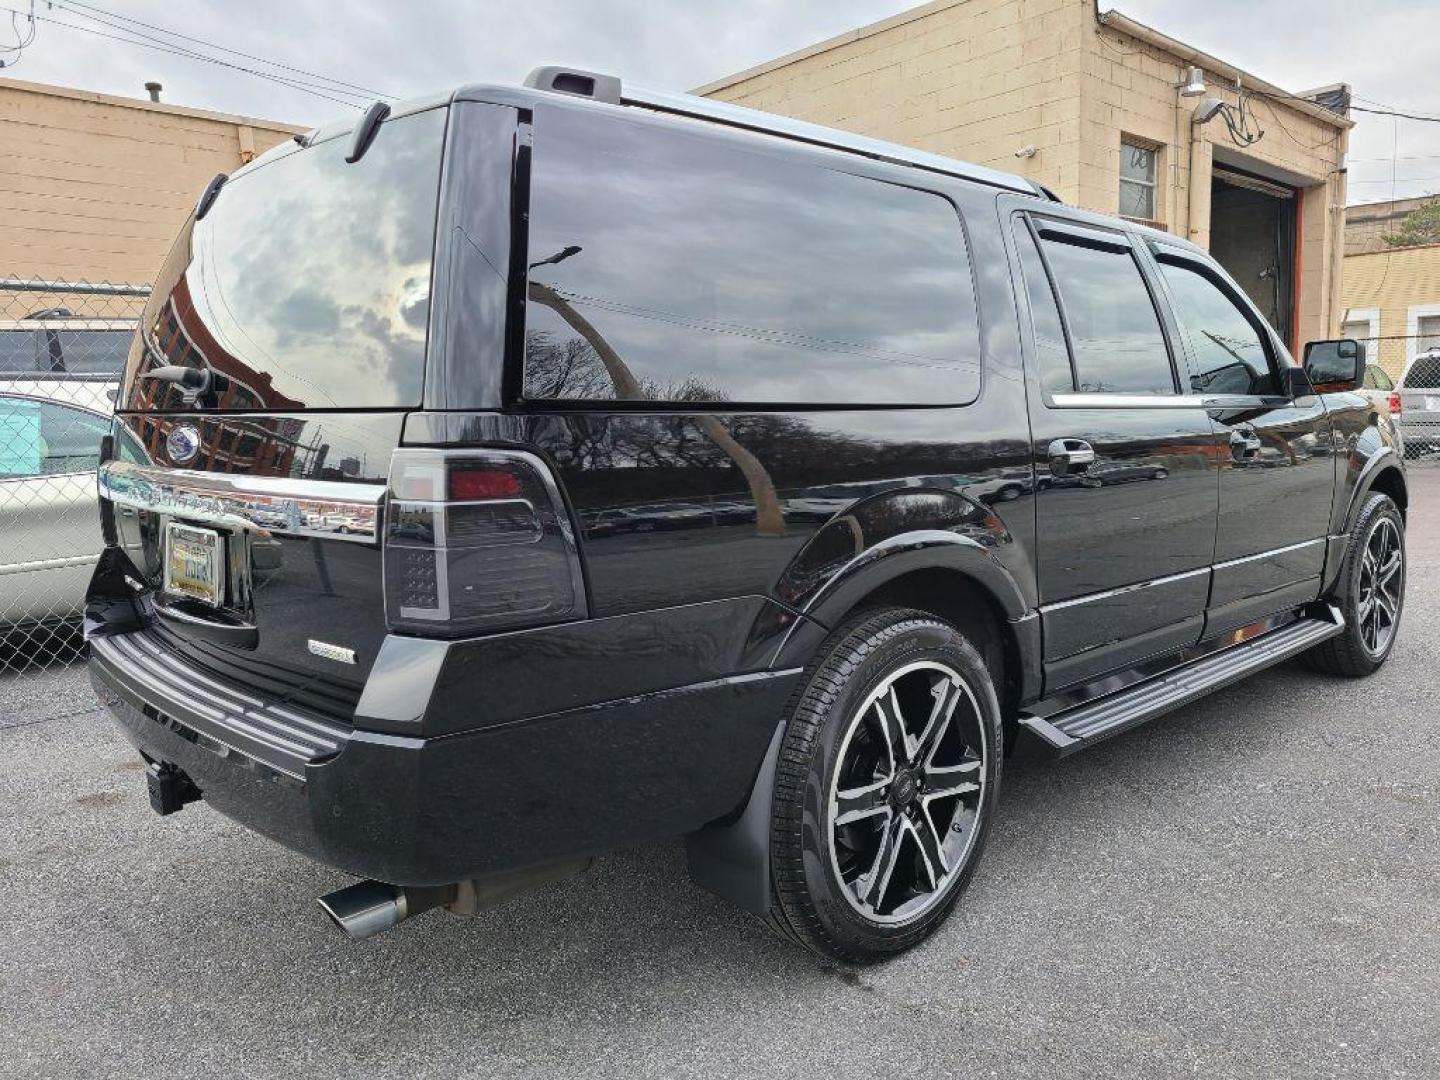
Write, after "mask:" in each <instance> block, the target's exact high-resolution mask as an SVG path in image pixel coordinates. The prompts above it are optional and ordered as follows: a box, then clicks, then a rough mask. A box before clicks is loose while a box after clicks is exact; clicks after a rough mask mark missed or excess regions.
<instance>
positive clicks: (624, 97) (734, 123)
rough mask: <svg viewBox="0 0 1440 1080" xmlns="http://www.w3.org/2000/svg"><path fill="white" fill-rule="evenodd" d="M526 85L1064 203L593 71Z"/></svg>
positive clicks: (783, 120) (890, 148)
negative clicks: (778, 138) (703, 121)
mask: <svg viewBox="0 0 1440 1080" xmlns="http://www.w3.org/2000/svg"><path fill="white" fill-rule="evenodd" d="M525 85H526V86H528V87H530V88H531V89H534V90H549V91H553V92H558V93H562V94H574V95H576V96H579V97H588V98H592V99H594V100H596V101H603V102H607V103H608V104H611V105H629V106H634V107H639V108H643V109H650V110H652V111H654V112H663V113H670V114H672V115H675V116H685V117H689V118H691V119H695V120H708V121H710V122H712V123H716V124H723V125H725V126H726V127H733V128H742V129H744V130H746V131H757V132H761V133H762V134H766V135H778V136H780V137H781V138H785V139H793V140H795V141H796V142H804V143H809V144H811V145H813V146H823V147H826V148H828V149H832V150H844V151H847V152H849V153H852V154H860V155H863V156H864V157H868V158H872V159H874V160H876V161H884V162H887V163H889V164H893V165H909V166H911V167H913V168H918V169H925V170H927V171H929V172H936V173H943V174H945V175H946V176H958V177H960V178H962V179H965V180H974V181H977V182H978V183H981V184H988V185H990V186H991V187H998V188H1004V189H1005V190H1007V191H1019V192H1023V193H1024V194H1026V195H1040V196H1042V197H1043V198H1047V199H1050V200H1051V201H1053V202H1060V199H1059V198H1058V197H1057V196H1056V195H1055V194H1054V192H1052V191H1050V190H1049V189H1048V188H1045V187H1043V186H1042V185H1040V184H1037V183H1036V182H1035V181H1033V180H1027V179H1026V178H1025V177H1023V176H1017V175H1015V174H1014V173H1007V172H1002V171H1001V170H999V169H991V168H988V167H987V166H984V165H972V164H970V163H969V162H965V161H957V160H955V159H954V158H948V157H945V156H943V155H941V154H932V153H929V152H928V151H925V150H916V149H913V148H911V147H908V146H901V145H900V144H899V143H891V142H885V141H884V140H883V139H872V138H869V137H868V136H865V135H854V134H851V133H850V132H848V131H841V130H839V129H838V128H831V127H825V126H824V125H822V124H811V123H808V122H807V121H804V120H792V119H790V118H789V117H785V116H776V115H775V114H774V113H767V112H761V111H760V110H759V109H747V108H745V107H744V106H741V105H731V104H730V103H728V102H724V101H712V100H711V99H709V98H702V97H694V96H693V95H690V94H672V93H668V92H666V91H662V90H644V89H641V88H640V87H635V86H623V87H622V86H621V83H620V80H619V79H617V78H616V77H615V76H613V75H600V74H597V73H595V72H593V71H581V70H578V69H575V68H564V67H555V66H546V67H538V68H536V69H535V70H534V71H532V72H531V73H530V74H529V75H527V76H526V78H525Z"/></svg>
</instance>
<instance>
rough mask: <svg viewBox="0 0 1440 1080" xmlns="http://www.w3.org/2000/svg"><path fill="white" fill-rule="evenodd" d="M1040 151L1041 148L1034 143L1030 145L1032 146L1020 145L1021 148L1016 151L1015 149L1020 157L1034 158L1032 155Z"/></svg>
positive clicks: (1016, 154)
mask: <svg viewBox="0 0 1440 1080" xmlns="http://www.w3.org/2000/svg"><path fill="white" fill-rule="evenodd" d="M1039 152H1040V150H1039V148H1038V147H1036V146H1034V145H1033V144H1032V145H1030V146H1022V147H1020V149H1019V150H1016V151H1015V156H1016V157H1018V158H1032V157H1034V156H1035V155H1036V154H1038V153H1039Z"/></svg>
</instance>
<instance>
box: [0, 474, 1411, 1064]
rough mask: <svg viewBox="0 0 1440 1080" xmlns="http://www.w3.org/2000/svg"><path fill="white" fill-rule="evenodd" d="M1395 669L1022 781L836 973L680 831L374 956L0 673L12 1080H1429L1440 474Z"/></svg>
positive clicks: (302, 894) (1143, 740)
mask: <svg viewBox="0 0 1440 1080" xmlns="http://www.w3.org/2000/svg"><path fill="white" fill-rule="evenodd" d="M1411 485H1412V492H1413V495H1412V503H1413V507H1412V512H1411V516H1410V536H1409V556H1410V581H1409V597H1408V603H1407V607H1406V611H1405V615H1404V621H1403V626H1402V630H1401V633H1400V638H1399V641H1398V644H1397V646H1396V651H1395V653H1394V656H1393V658H1392V660H1391V662H1390V663H1389V665H1388V666H1387V667H1386V668H1385V669H1384V670H1383V671H1382V672H1381V673H1380V674H1378V675H1376V676H1375V677H1373V678H1371V679H1369V680H1366V681H1360V682H1347V681H1343V680H1338V679H1332V678H1326V677H1322V676H1318V675H1315V674H1312V673H1310V672H1308V671H1306V670H1304V669H1303V668H1301V667H1299V666H1298V665H1296V664H1293V663H1292V664H1287V665H1285V666H1283V667H1280V668H1277V669H1274V670H1272V671H1270V672H1267V673H1264V674H1262V675H1260V676H1258V677H1256V678H1253V679H1251V680H1249V681H1247V682H1245V683H1243V684H1240V685H1238V686H1236V687H1233V688H1231V689H1229V690H1227V691H1224V692H1222V693H1220V694H1218V695H1216V696H1214V697H1211V698H1209V699H1207V700H1205V701H1203V702H1201V703H1200V704H1198V705H1195V706H1192V707H1190V708H1188V709H1185V710H1183V711H1181V712H1178V713H1175V714H1173V715H1172V716H1170V717H1168V718H1166V719H1164V720H1161V721H1158V722H1156V723H1153V724H1151V725H1149V726H1148V727H1145V728H1141V729H1139V730H1138V731H1135V732H1132V733H1130V734H1128V735H1125V736H1121V737H1120V738H1117V739H1114V740H1112V741H1110V742H1108V743H1105V744H1103V745H1102V746H1099V747H1097V748H1095V749H1093V750H1090V751H1087V752H1086V753H1084V754H1081V755H1079V756H1077V757H1075V758H1073V759H1070V760H1068V761H1066V762H1063V763H1059V764H1045V763H1011V764H1010V765H1008V766H1007V774H1006V777H1005V789H1004V791H1003V793H1002V796H1001V800H1000V805H999V816H998V818H997V819H996V822H995V828H994V831H993V833H992V836H991V841H990V847H989V850H988V852H987V853H986V856H985V858H984V861H983V862H982V864H981V866H980V869H979V872H978V873H977V875H976V877H975V880H974V883H973V885H972V886H971V888H970V890H969V892H968V894H967V895H966V896H965V898H964V899H963V900H962V903H961V906H960V908H959V909H958V910H957V912H956V914H955V916H954V917H953V918H952V919H951V920H950V921H949V922H948V923H947V924H946V926H945V927H944V928H943V930H942V931H941V932H940V933H939V934H938V935H937V936H936V937H935V938H934V939H933V940H932V941H930V942H929V943H927V944H926V945H924V946H922V947H921V948H920V949H919V950H917V951H916V952H914V953H911V954H909V955H907V956H904V957H902V958H900V959H898V960H895V961H893V962H891V963H888V964H885V965H883V966H880V967H873V968H865V969H855V970H850V969H844V968H840V967H836V966H834V965H831V964H827V963H824V962H821V961H819V960H816V959H814V958H812V957H810V956H808V955H806V954H803V953H801V952H799V951H797V950H796V949H794V948H792V947H789V946H787V945H784V944H781V943H780V942H778V941H776V940H774V939H772V938H771V937H770V936H769V935H768V934H767V932H766V931H765V930H764V928H763V927H762V926H761V925H760V924H759V923H758V922H756V921H755V920H753V919H751V918H749V917H747V916H745V915H742V914H740V913H739V912H737V911H734V910H733V909H731V908H729V907H727V906H726V905H725V904H724V903H722V902H721V901H719V900H717V899H715V898H713V897H711V896H709V895H708V894H706V893H704V892H702V891H701V890H700V889H698V888H697V887H695V886H693V885H692V884H690V882H689V880H688V879H687V877H686V875H685V868H684V858H683V850H682V847H681V845H680V844H679V843H678V842H676V843H672V844H664V845H658V846H653V847H649V848H645V849H641V850H637V851H628V852H620V853H616V854H613V855H610V856H607V857H605V858H602V859H600V860H597V862H596V864H595V866H594V868H593V869H592V870H590V871H589V872H588V873H586V874H584V875H582V876H580V877H578V878H574V879H572V880H570V881H567V882H563V883H560V884H557V885H553V886H550V887H547V888H545V889H544V890H542V891H539V892H536V893H532V894H529V895H527V896H523V897H520V898H518V899H516V900H513V901H511V902H510V903H509V904H507V905H505V906H503V907H501V908H498V909H495V910H493V911H491V912H488V913H485V914H483V915H481V916H479V917H476V918H458V917H454V916H450V915H447V914H443V913H439V914H431V915H427V916H424V917H422V918H419V919H417V920H415V921H414V922H411V923H407V924H405V925H403V926H401V927H399V928H398V929H396V930H395V931H392V932H391V933H388V934H386V935H383V936H381V937H379V938H375V939H372V940H371V941H368V942H364V943H361V944H352V943H349V942H347V941H345V940H344V939H343V938H342V937H341V936H340V935H339V934H338V933H337V932H336V931H335V930H334V929H333V928H332V927H331V926H330V925H329V924H328V922H327V921H326V920H325V919H324V917H323V916H322V915H321V913H320V911H319V909H318V908H317V907H316V906H315V904H314V899H313V898H314V897H315V896H317V895H318V894H320V893H323V892H326V891H328V890H330V889H332V888H335V887H337V886H339V885H341V884H344V883H345V881H346V879H345V878H344V877H343V876H342V875H340V874H337V873H335V872H333V871H330V870H327V869H325V868H323V867H320V866H317V865H315V864H312V863H310V862H307V861H306V860H305V859H303V858H301V857H300V856H298V855H293V854H291V853H289V852H287V851H285V850H283V849H281V848H279V847H276V846H275V845H273V844H271V843H269V842H267V841H265V840H262V839H260V838H259V837H257V836H254V835H252V834H250V833H248V832H246V831H245V830H244V829H242V828H240V827H239V826H236V825H233V824H231V823H229V822H228V821H226V820H225V819H223V818H221V817H219V816H218V815H216V814H215V813H213V812H212V811H210V810H209V809H208V808H206V807H205V806H204V805H203V804H198V805H196V806H193V807H190V808H188V809H187V810H186V811H185V812H183V813H182V814H179V815H177V816H174V817H170V818H165V819H161V818H158V817H155V816H154V815H153V814H152V813H151V812H150V810H149V807H148V804H147V801H146V797H145V786H144V783H143V778H142V772H141V768H140V764H139V760H138V758H137V756H136V755H135V754H134V753H133V752H132V751H131V750H130V749H129V747H128V745H127V744H126V743H125V742H124V741H123V740H122V739H121V737H120V736H119V735H118V733H117V732H116V731H114V730H112V728H111V726H110V723H109V721H108V719H107V718H106V717H105V716H104V714H103V713H101V712H100V711H99V710H98V709H97V708H96V706H95V704H94V698H93V696H92V695H91V692H90V689H89V685H88V682H87V681H86V679H85V676H84V671H83V668H80V667H71V668H67V669H61V670H57V671H48V672H43V673H40V674H38V675H24V676H10V677H7V678H6V679H5V680H4V681H3V682H0V821H3V822H4V823H5V824H4V827H3V828H0V883H3V886H4V887H3V890H0V957H3V961H0V1076H5V1077H11V1076H14V1077H27V1078H34V1077H57V1078H60V1077H64V1078H74V1077H85V1076H97V1077H99V1076H104V1077H112V1076H132V1075H133V1076H140V1075H146V1076H160V1075H177V1076H200V1077H209V1076H254V1077H271V1076H298V1075H305V1076H309V1077H321V1076H364V1077H401V1076H403V1077H417V1076H427V1077H428V1076H440V1077H447V1076H519V1075H545V1076H548V1077H570V1076H600V1077H625V1078H633V1077H648V1076H654V1077H675V1076H690V1075H693V1076H705V1077H730V1076H748V1075H757V1076H795V1077H810V1076H820V1075H827V1076H836V1077H849V1076H856V1077H865V1078H867V1080H875V1078H876V1077H881V1078H893V1077H900V1076H927V1077H942V1076H967V1077H975V1076H982V1077H983V1076H1004V1077H1117V1076H1146V1077H1151V1076H1153V1077H1175V1076H1181V1075H1196V1076H1206V1077H1277V1076H1283V1077H1336V1076H1366V1077H1369V1076H1398V1077H1437V1076H1440V710H1437V708H1436V705H1437V702H1440V670H1437V669H1440V664H1437V655H1436V653H1435V651H1434V650H1433V649H1432V647H1431V642H1432V641H1434V640H1435V639H1436V636H1437V629H1440V566H1437V563H1440V540H1437V539H1436V538H1437V535H1440V468H1433V467H1419V468H1414V469H1412V470H1411Z"/></svg>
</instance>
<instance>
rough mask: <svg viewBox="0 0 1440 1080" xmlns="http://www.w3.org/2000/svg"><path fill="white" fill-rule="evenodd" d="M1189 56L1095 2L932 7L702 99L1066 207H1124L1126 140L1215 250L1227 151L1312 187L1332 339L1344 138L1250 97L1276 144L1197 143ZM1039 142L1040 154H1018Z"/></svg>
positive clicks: (1160, 196) (1173, 210) (1302, 301)
mask: <svg viewBox="0 0 1440 1080" xmlns="http://www.w3.org/2000/svg"><path fill="white" fill-rule="evenodd" d="M1177 45H1178V43H1177ZM1182 49H1184V50H1185V51H1186V52H1187V53H1193V51H1192V50H1188V48H1186V47H1182ZM1190 62H1192V61H1191V60H1189V59H1187V58H1186V57H1183V56H1180V55H1175V54H1173V53H1171V52H1167V51H1166V50H1164V49H1161V48H1159V47H1157V46H1155V45H1151V44H1149V43H1147V42H1143V41H1141V40H1139V39H1137V38H1135V37H1133V36H1131V35H1130V34H1128V33H1124V32H1122V31H1120V30H1118V29H1116V28H1115V27H1114V26H1113V25H1107V26H1103V27H1102V26H1100V25H1098V24H1097V22H1096V18H1095V10H1094V4H1093V0H935V2H933V3H930V4H926V5H924V6H922V7H918V8H915V9H913V10H911V11H907V12H903V13H901V14H899V15H896V16H894V17H893V18H890V19H887V20H884V21H882V22H879V23H875V24H874V25H872V26H868V27H862V28H860V29H857V30H855V31H852V32H851V33H849V34H844V35H841V36H840V37H837V38H832V39H830V40H829V41H824V42H820V43H818V44H816V45H813V46H811V47H809V48H807V49H802V50H800V51H799V52H796V53H791V54H790V55H788V56H783V57H780V58H778V59H776V60H773V61H770V62H769V63H766V64H761V65H759V66H758V67H754V68H751V69H750V70H748V71H743V72H740V73H738V74H737V75H733V76H730V77H728V78H725V79H721V80H718V81H716V82H714V83H711V84H709V85H707V86H703V87H700V88H699V89H698V90H697V91H696V92H697V93H701V94H705V95H708V96H710V97H714V98H717V99H720V100H723V101H729V102H733V103H735V104H739V105H748V106H751V107H752V108H758V109H764V110H766V111H769V112H775V113H780V114H782V115H786V116H793V117H798V118H800V119H804V120H811V121H814V122H816V123H823V124H830V125H832V126H835V127H841V128H845V129H848V130H851V131H856V132H859V133H861V134H865V135H873V136H875V137H877V138H883V139H889V140H891V141H893V142H899V143H903V144H906V145H910V146H915V147H919V148H921V149H925V150H931V151H934V152H937V153H942V154H948V155H950V156H952V157H957V158H962V159H964V160H967V161H973V162H977V163H980V164H984V165H990V166H992V167H995V168H1000V169H1005V170H1007V171H1010V172H1017V173H1020V174H1022V175H1024V176H1027V177H1030V178H1031V179H1034V180H1037V181H1039V182H1040V183H1042V184H1045V185H1046V186H1048V187H1050V188H1052V189H1053V190H1054V191H1055V192H1056V193H1057V194H1059V195H1060V197H1061V198H1062V199H1064V200H1065V201H1066V202H1067V203H1070V204H1072V205H1077V206H1082V207H1086V208H1088V209H1093V210H1099V211H1102V212H1105V213H1112V214H1113V213H1115V212H1116V210H1117V209H1118V206H1119V179H1120V178H1119V173H1120V142H1121V138H1122V137H1123V136H1125V135H1129V136H1132V137H1134V138H1136V139H1138V140H1140V141H1141V142H1144V143H1147V144H1149V145H1151V146H1153V147H1155V148H1156V149H1157V150H1158V152H1159V163H1158V170H1157V180H1158V185H1159V186H1158V190H1157V192H1156V218H1157V220H1159V221H1160V222H1161V223H1163V224H1164V226H1165V227H1166V228H1168V229H1169V230H1170V231H1172V232H1174V233H1176V234H1178V235H1181V236H1187V237H1189V238H1190V239H1191V240H1193V241H1194V242H1196V243H1198V244H1200V245H1201V246H1202V247H1204V246H1208V244H1209V239H1210V182H1211V168H1212V165H1213V157H1214V147H1215V145H1216V144H1217V143H1219V144H1221V145H1225V146H1226V147H1227V148H1228V149H1229V150H1230V151H1234V152H1235V153H1237V154H1241V155H1242V156H1243V157H1245V158H1246V159H1247V160H1248V161H1249V162H1251V163H1252V165H1253V167H1255V168H1256V169H1257V170H1258V171H1262V172H1264V171H1266V170H1270V171H1271V172H1272V173H1273V172H1275V171H1279V172H1281V173H1283V174H1284V175H1285V177H1286V179H1287V182H1290V183H1293V184H1296V185H1297V186H1299V187H1301V188H1302V191H1301V194H1300V203H1301V218H1302V220H1301V239H1302V244H1303V260H1302V269H1301V275H1300V281H1299V282H1298V288H1297V294H1298V301H1299V307H1300V338H1301V340H1302V341H1304V340H1310V339H1315V338H1321V337H1328V336H1330V335H1331V334H1332V333H1333V332H1334V331H1335V330H1336V329H1337V328H1338V312H1339V307H1340V300H1339V290H1340V253H1341V235H1342V232H1343V229H1344V220H1343V215H1344V210H1343V207H1344V203H1345V184H1344V174H1343V173H1342V172H1341V171H1340V166H1341V162H1342V161H1343V158H1344V152H1345V147H1346V142H1347V138H1346V136H1347V133H1346V131H1345V130H1344V129H1343V128H1341V127H1337V126H1336V125H1335V124H1331V123H1327V122H1326V121H1325V120H1323V119H1319V118H1316V117H1312V116H1309V115H1307V114H1306V113H1304V112H1301V111H1299V110H1298V109H1295V108H1292V107H1289V106H1287V105H1286V104H1285V103H1284V102H1283V101H1270V100H1266V99H1261V98H1258V97H1252V98H1251V101H1252V105H1253V108H1254V112H1255V115H1256V118H1257V120H1258V123H1259V125H1260V126H1261V127H1262V128H1264V130H1265V136H1264V138H1263V139H1261V140H1260V141H1259V142H1257V143H1256V144H1254V145H1253V146H1251V147H1247V148H1244V149H1243V150H1241V149H1239V148H1237V147H1235V146H1234V145H1232V144H1231V143H1230V140H1229V137H1228V134H1227V132H1226V130H1225V127H1224V124H1223V122H1222V121H1221V120H1219V119H1216V120H1213V121H1211V123H1210V124H1208V125H1205V126H1204V127H1200V128H1196V129H1194V132H1195V135H1196V136H1197V138H1196V139H1195V140H1194V144H1193V145H1192V138H1191V135H1192V124H1191V121H1190V118H1191V112H1192V110H1193V109H1194V107H1195V104H1196V102H1195V99H1193V98H1181V97H1180V96H1179V94H1178V92H1177V85H1178V83H1179V81H1180V79H1181V76H1182V74H1183V73H1184V70H1185V68H1186V67H1187V66H1188V65H1189V63H1190ZM1205 78H1206V83H1207V86H1208V91H1209V93H1211V94H1213V95H1215V96H1217V97H1219V98H1221V99H1222V100H1224V101H1226V102H1228V103H1231V104H1234V103H1235V102H1236V101H1237V96H1236V93H1235V88H1234V81H1233V77H1232V78H1227V77H1225V76H1222V75H1220V74H1218V73H1216V72H1214V71H1207V72H1206V75H1205ZM1029 146H1033V147H1034V148H1035V153H1034V155H1033V156H1030V157H1025V158H1017V157H1016V156H1015V154H1016V151H1017V150H1021V149H1022V148H1025V147H1029ZM1192 171H1193V172H1194V176H1193V178H1192V175H1191V173H1192ZM1192 185H1193V186H1194V189H1195V195H1196V198H1194V199H1193V200H1192V198H1191V190H1192Z"/></svg>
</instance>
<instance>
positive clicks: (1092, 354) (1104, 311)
mask: <svg viewBox="0 0 1440 1080" xmlns="http://www.w3.org/2000/svg"><path fill="white" fill-rule="evenodd" d="M1042 244H1043V245H1044V249H1045V258H1046V259H1047V260H1048V261H1049V263H1050V270H1051V273H1052V274H1054V276H1055V284H1056V287H1057V288H1058V289H1059V290H1060V302H1061V304H1062V305H1063V308H1064V315H1065V320H1066V322H1067V324H1068V325H1069V328H1070V343H1071V346H1072V347H1073V349H1074V351H1075V374H1076V376H1077V378H1078V379H1079V389H1080V391H1081V392H1082V393H1110V394H1173V393H1175V380H1174V376H1173V374H1172V373H1171V368H1170V354H1169V352H1168V351H1167V350H1166V348H1165V337H1164V335H1163V334H1162V333H1161V331H1160V317H1159V316H1158V315H1156V314H1155V305H1154V303H1153V302H1152V301H1151V299H1150V291H1149V289H1147V288H1146V287H1145V281H1144V279H1143V278H1142V277H1141V276H1140V268H1139V266H1137V265H1136V264H1135V258H1134V256H1133V255H1131V254H1130V253H1129V252H1128V251H1115V250H1111V249H1106V248H1098V247H1086V246H1082V245H1080V244H1072V243H1067V242H1065V241H1063V240H1054V239H1050V238H1048V237H1047V238H1046V239H1045V240H1043V241H1042Z"/></svg>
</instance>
